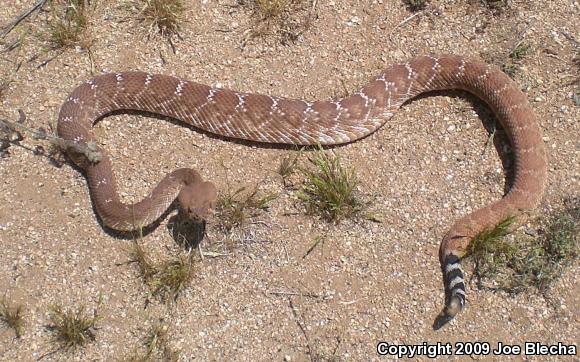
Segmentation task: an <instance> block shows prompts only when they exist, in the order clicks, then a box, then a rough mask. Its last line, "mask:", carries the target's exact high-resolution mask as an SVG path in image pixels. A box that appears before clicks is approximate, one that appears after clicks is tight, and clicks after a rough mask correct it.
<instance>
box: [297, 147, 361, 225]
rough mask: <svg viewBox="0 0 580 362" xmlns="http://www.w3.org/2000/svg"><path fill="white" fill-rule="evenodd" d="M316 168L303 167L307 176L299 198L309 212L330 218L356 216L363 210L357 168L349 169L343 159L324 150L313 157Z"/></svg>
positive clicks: (333, 219) (301, 169) (336, 219)
mask: <svg viewBox="0 0 580 362" xmlns="http://www.w3.org/2000/svg"><path fill="white" fill-rule="evenodd" d="M309 160H310V162H311V163H312V165H313V166H314V169H310V168H300V171H301V172H302V174H303V175H304V177H305V178H306V180H305V182H304V185H303V186H302V189H301V190H300V192H299V193H298V197H299V198H300V199H301V200H302V201H303V202H304V203H305V204H306V209H307V212H308V213H318V214H320V215H321V216H322V217H323V218H325V219H327V220H329V221H339V220H341V219H343V218H349V217H352V216H355V215H356V214H357V213H359V212H360V211H361V210H362V209H363V203H362V201H361V200H360V199H359V197H358V196H357V192H356V188H357V185H358V182H357V179H356V175H355V171H354V169H346V168H344V167H343V166H342V165H341V163H340V158H339V157H338V156H335V155H330V154H329V153H326V152H324V151H323V150H322V148H321V149H320V150H319V151H317V153H316V154H315V155H314V157H313V158H311V159H309Z"/></svg>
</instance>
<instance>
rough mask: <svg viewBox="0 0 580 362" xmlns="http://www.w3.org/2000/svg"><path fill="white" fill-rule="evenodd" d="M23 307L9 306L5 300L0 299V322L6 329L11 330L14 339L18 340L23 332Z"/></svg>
mask: <svg viewBox="0 0 580 362" xmlns="http://www.w3.org/2000/svg"><path fill="white" fill-rule="evenodd" d="M23 314H24V307H23V306H22V305H17V306H15V307H13V306H10V305H9V304H8V302H7V301H6V299H5V298H2V299H0V322H2V324H4V325H5V326H6V327H8V328H12V329H13V330H14V333H15V334H16V338H20V336H22V333H23V332H24V317H23Z"/></svg>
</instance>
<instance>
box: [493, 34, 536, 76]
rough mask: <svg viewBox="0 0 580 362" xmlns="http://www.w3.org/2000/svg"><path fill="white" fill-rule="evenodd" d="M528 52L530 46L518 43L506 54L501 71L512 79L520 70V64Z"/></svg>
mask: <svg viewBox="0 0 580 362" xmlns="http://www.w3.org/2000/svg"><path fill="white" fill-rule="evenodd" d="M529 50H530V46H529V45H528V44H526V43H524V42H519V43H518V44H517V45H516V46H515V47H514V48H513V49H512V50H511V51H510V52H509V54H508V57H507V59H506V60H505V61H504V62H503V63H502V64H501V67H500V68H501V70H502V71H503V72H504V73H505V74H507V75H508V76H509V77H510V78H514V77H515V75H516V73H517V72H518V70H519V69H520V63H521V61H522V60H523V59H524V58H525V56H526V54H527V53H528V51H529Z"/></svg>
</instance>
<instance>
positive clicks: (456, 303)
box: [433, 254, 465, 329]
mask: <svg viewBox="0 0 580 362" xmlns="http://www.w3.org/2000/svg"><path fill="white" fill-rule="evenodd" d="M441 269H442V271H443V283H444V285H445V308H443V311H442V312H441V313H440V314H439V315H438V316H437V319H435V322H434V323H433V328H434V329H439V328H441V327H442V326H443V325H445V324H446V323H447V322H449V321H450V320H451V319H453V317H455V315H456V314H457V313H459V312H461V310H462V309H463V307H464V306H465V281H464V279H463V270H462V269H461V264H460V262H459V257H458V256H456V255H453V254H450V255H447V256H446V257H445V260H444V262H443V265H442V266H441Z"/></svg>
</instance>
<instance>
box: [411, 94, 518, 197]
mask: <svg viewBox="0 0 580 362" xmlns="http://www.w3.org/2000/svg"><path fill="white" fill-rule="evenodd" d="M434 96H443V97H448V98H460V99H463V100H466V101H467V102H469V104H470V105H471V107H472V108H473V110H474V111H475V113H476V114H477V116H478V117H479V119H481V122H482V124H483V127H484V128H485V130H486V131H487V133H488V135H489V136H490V137H493V138H492V141H493V146H494V148H495V150H496V153H497V155H498V157H499V159H500V161H501V164H502V169H503V172H504V180H505V181H504V186H503V192H504V195H505V194H507V193H508V191H509V190H510V188H511V186H512V185H513V181H514V169H513V164H514V162H513V152H512V147H511V145H510V142H509V138H508V137H507V135H506V133H505V131H504V129H503V128H502V126H501V124H500V122H499V120H498V119H497V117H496V116H495V115H494V114H493V112H492V111H491V109H490V108H489V106H488V105H487V104H485V102H483V101H482V100H481V99H479V98H477V97H476V96H474V95H472V94H471V93H469V92H466V91H462V90H444V91H432V92H427V93H423V94H421V95H419V96H417V97H415V98H413V99H410V100H408V101H407V102H405V103H404V104H403V105H402V107H404V106H405V105H406V104H409V103H412V102H415V101H417V100H420V99H424V98H429V97H434ZM434 121H435V122H439V120H434ZM481 151H482V155H483V153H484V152H486V149H485V145H482V148H481Z"/></svg>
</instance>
